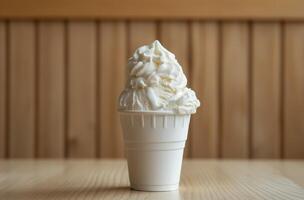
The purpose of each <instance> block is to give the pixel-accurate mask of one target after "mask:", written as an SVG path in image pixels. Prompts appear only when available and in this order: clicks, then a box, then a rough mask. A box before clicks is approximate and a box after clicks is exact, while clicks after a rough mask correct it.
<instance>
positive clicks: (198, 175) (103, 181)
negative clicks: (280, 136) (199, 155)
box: [0, 160, 304, 200]
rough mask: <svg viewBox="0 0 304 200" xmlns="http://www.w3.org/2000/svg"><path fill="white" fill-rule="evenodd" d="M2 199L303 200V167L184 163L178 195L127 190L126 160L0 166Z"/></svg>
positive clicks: (28, 162)
mask: <svg viewBox="0 0 304 200" xmlns="http://www.w3.org/2000/svg"><path fill="white" fill-rule="evenodd" d="M0 199H1V200H2V199H3V200H6V199H157V200H161V199H240V200H244V199H284V200H285V199H302V200H303V199H304V161H286V160H285V161H278V160H272V161H270V160H258V161H253V160H221V161H220V160H184V162H183V169H182V176H181V183H180V189H179V191H175V192H140V191H133V190H130V189H129V181H128V172H127V164H126V161H125V160H67V161H65V160H2V161H0Z"/></svg>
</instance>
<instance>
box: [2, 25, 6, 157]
mask: <svg viewBox="0 0 304 200" xmlns="http://www.w3.org/2000/svg"><path fill="white" fill-rule="evenodd" d="M6 55H7V54H6V24H5V22H4V21H0V158H4V157H5V156H6V145H7V144H6V139H7V138H6V118H5V117H6V87H7V86H6V80H7V77H6V69H7V68H6Z"/></svg>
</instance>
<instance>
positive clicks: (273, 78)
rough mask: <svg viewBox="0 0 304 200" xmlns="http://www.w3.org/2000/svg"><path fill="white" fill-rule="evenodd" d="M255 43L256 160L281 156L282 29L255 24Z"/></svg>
mask: <svg viewBox="0 0 304 200" xmlns="http://www.w3.org/2000/svg"><path fill="white" fill-rule="evenodd" d="M252 34H253V35H252V36H253V41H252V48H253V50H252V70H253V74H252V82H253V83H252V89H253V96H252V106H253V108H252V116H253V117H252V153H251V155H252V157H253V158H279V157H280V156H281V155H280V154H281V151H280V149H281V147H280V144H281V138H280V137H281V124H280V123H281V121H280V120H281V108H280V106H281V81H282V80H281V73H282V72H281V52H280V51H281V37H280V36H281V29H280V24H279V23H254V24H253V33H252Z"/></svg>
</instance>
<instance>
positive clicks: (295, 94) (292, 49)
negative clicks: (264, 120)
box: [283, 23, 304, 158]
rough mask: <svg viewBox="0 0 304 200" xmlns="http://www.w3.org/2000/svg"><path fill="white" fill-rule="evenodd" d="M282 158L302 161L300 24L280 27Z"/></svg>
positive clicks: (303, 48)
mask: <svg viewBox="0 0 304 200" xmlns="http://www.w3.org/2000/svg"><path fill="white" fill-rule="evenodd" d="M284 30H285V40H284V47H285V48H284V52H285V58H284V61H285V62H284V72H285V74H284V81H285V84H284V114H285V116H284V136H283V138H284V152H283V154H284V157H285V158H304V148H303V144H304V23H287V24H286V25H285V27H284Z"/></svg>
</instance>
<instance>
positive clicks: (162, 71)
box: [119, 40, 200, 114]
mask: <svg viewBox="0 0 304 200" xmlns="http://www.w3.org/2000/svg"><path fill="white" fill-rule="evenodd" d="M128 73H129V74H128V75H129V77H128V81H127V84H126V88H125V89H124V90H123V92H122V93H121V95H120V97H119V110H121V111H171V112H173V113H177V114H191V113H195V112H196V108H197V107H198V106H200V102H199V100H198V99H197V98H196V95H195V93H194V91H193V90H191V89H189V88H187V87H186V86H187V79H186V77H185V75H184V73H183V70H182V67H181V66H180V65H179V63H178V62H177V60H176V59H175V56H174V54H172V53H171V52H169V51H168V50H167V49H165V48H164V47H163V46H162V45H161V44H160V42H159V41H157V40H156V41H154V42H153V43H152V44H150V45H147V46H142V47H140V48H138V49H137V50H136V51H135V53H134V54H133V56H132V57H131V58H130V59H129V62H128Z"/></svg>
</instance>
